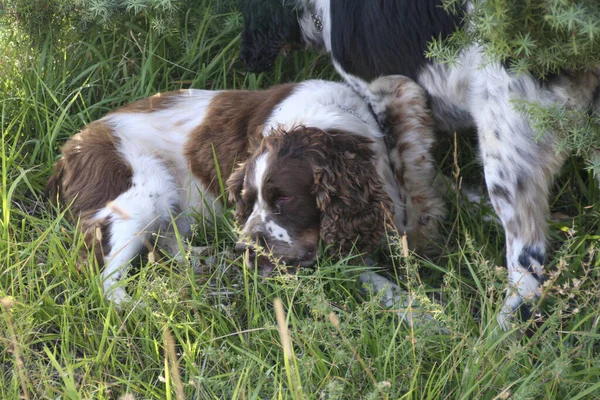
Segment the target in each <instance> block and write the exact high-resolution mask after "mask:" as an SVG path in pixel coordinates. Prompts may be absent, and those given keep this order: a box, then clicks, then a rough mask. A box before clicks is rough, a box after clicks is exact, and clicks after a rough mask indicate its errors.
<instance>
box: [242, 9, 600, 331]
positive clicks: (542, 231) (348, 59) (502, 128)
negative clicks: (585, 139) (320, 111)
mask: <svg viewBox="0 0 600 400" xmlns="http://www.w3.org/2000/svg"><path fill="white" fill-rule="evenodd" d="M441 5H442V2H441V0H241V4H240V6H241V10H242V14H243V16H244V32H243V35H242V51H241V59H242V61H244V62H245V64H246V65H247V68H248V69H249V70H250V71H255V72H259V71H262V70H265V69H267V68H269V67H270V66H271V65H272V63H273V61H274V59H275V57H276V56H277V54H278V53H279V51H280V50H281V49H282V47H283V46H286V45H288V44H293V43H298V44H302V45H312V46H316V47H319V48H321V49H323V50H325V51H326V52H327V53H329V54H330V55H331V58H332V61H333V64H334V65H335V68H336V69H337V71H338V72H339V73H340V75H341V76H342V77H343V78H344V79H345V80H346V81H347V82H348V83H349V84H350V85H351V86H352V87H353V88H354V89H355V90H356V91H357V92H359V93H361V94H362V95H363V96H365V97H367V98H372V99H376V98H377V95H378V94H377V93H371V92H369V91H368V89H367V85H368V83H369V82H370V81H372V80H373V79H375V78H377V77H379V76H382V75H391V74H402V75H406V76H408V77H410V78H412V79H414V80H416V81H417V82H419V83H420V84H421V85H422V86H423V87H424V88H425V89H426V90H427V92H428V94H429V99H430V102H431V107H432V109H433V113H434V118H435V120H436V124H437V126H438V128H439V129H441V130H446V131H450V132H453V131H455V130H457V129H461V128H467V127H475V128H476V129H477V134H478V139H479V147H480V156H481V161H482V162H483V167H484V172H485V179H486V183H487V187H488V192H489V196H490V199H491V202H492V204H493V206H494V209H495V211H496V213H497V214H498V216H499V217H500V219H501V221H502V224H503V226H504V229H505V232H506V252H507V255H506V263H507V267H508V279H509V285H510V289H509V291H508V293H507V297H506V301H505V303H504V305H503V307H502V308H501V310H500V312H499V315H498V321H499V322H500V324H501V325H502V326H503V327H508V325H509V322H510V319H511V316H512V313H513V311H514V310H516V309H517V308H518V307H519V306H520V305H521V304H522V303H523V301H524V300H526V299H533V300H535V299H537V298H538V297H539V296H540V294H541V293H540V286H541V282H542V280H543V273H544V271H543V265H544V261H545V257H546V243H545V242H546V229H547V222H546V219H547V216H548V212H549V206H548V192H549V189H550V186H551V183H552V180H553V177H554V175H555V174H556V173H557V172H558V171H559V169H560V167H561V165H562V164H563V162H564V160H565V158H566V156H567V155H566V154H564V152H560V151H559V150H558V147H557V137H556V135H555V134H553V133H552V132H547V133H545V134H544V135H543V136H542V137H541V138H539V137H538V136H539V135H538V133H537V132H534V131H533V129H532V127H531V124H530V122H529V121H528V119H527V117H526V116H524V115H523V114H522V113H520V112H518V111H517V110H516V109H515V107H514V104H513V101H514V100H524V101H530V102H537V103H540V104H541V105H554V104H558V105H561V106H564V107H569V108H573V109H578V110H587V109H593V108H595V110H596V111H598V110H599V109H600V67H598V68H596V69H595V70H592V71H583V72H577V73H564V74H561V75H558V76H555V77H553V78H552V79H549V80H547V81H544V82H541V81H540V80H538V79H535V78H534V77H532V76H528V75H519V76H516V75H514V74H512V73H511V72H509V71H508V70H507V68H506V67H505V66H504V65H502V64H501V63H497V62H490V61H489V60H484V51H483V50H484V49H483V48H482V47H481V46H480V45H473V46H472V47H470V48H468V49H465V50H464V51H463V52H462V53H461V54H460V56H459V59H458V62H457V63H456V65H453V66H451V67H447V66H443V65H440V64H436V63H434V62H431V61H429V60H427V59H426V57H425V51H426V49H427V45H428V42H429V41H430V40H431V39H432V38H434V37H435V38H438V37H442V38H443V37H445V36H447V35H448V34H450V33H452V32H453V31H454V30H455V29H456V27H457V26H460V24H461V20H462V18H461V16H460V15H459V16H452V15H448V14H447V13H446V12H445V11H444V9H443V8H442V7H441ZM468 9H469V5H468V4H467V6H466V7H465V9H464V10H463V12H468ZM375 111H377V110H375Z"/></svg>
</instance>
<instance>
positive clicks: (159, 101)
mask: <svg viewBox="0 0 600 400" xmlns="http://www.w3.org/2000/svg"><path fill="white" fill-rule="evenodd" d="M186 92H187V91H186V90H173V91H170V92H164V93H157V94H155V95H154V96H150V97H146V98H145V99H141V100H138V101H134V102H133V103H130V104H126V105H124V106H122V107H119V108H117V109H116V110H113V111H111V112H110V113H109V115H110V114H115V113H144V114H149V113H152V112H156V111H161V110H166V109H168V108H170V107H171V106H172V105H173V102H174V101H175V100H177V99H178V98H181V96H182V95H184V94H185V93H186Z"/></svg>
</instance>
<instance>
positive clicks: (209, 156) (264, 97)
mask: <svg viewBox="0 0 600 400" xmlns="http://www.w3.org/2000/svg"><path fill="white" fill-rule="evenodd" d="M295 87H296V84H285V85H279V86H275V87H274V88H272V89H269V90H264V91H229V92H223V93H219V94H217V95H216V96H215V97H214V99H213V100H212V102H211V103H210V106H209V108H208V111H207V113H206V117H205V118H204V121H205V122H203V123H202V124H201V125H200V126H199V127H198V128H196V129H195V131H194V132H192V133H191V134H190V138H189V140H188V142H187V143H186V145H185V150H184V153H185V157H186V158H187V159H188V160H189V163H190V169H191V171H192V173H193V174H194V175H195V176H196V177H198V178H199V179H200V180H201V182H202V184H203V185H204V187H205V188H206V190H207V191H208V192H210V193H212V194H214V195H218V194H219V186H218V182H217V181H216V177H217V171H216V168H215V155H216V159H217V162H218V163H219V168H220V171H221V177H222V179H223V181H226V180H227V179H228V178H229V175H230V174H231V172H232V170H233V168H234V166H235V163H237V162H244V161H245V160H246V159H247V158H248V155H249V152H250V151H251V150H252V149H253V148H255V147H256V146H257V144H258V143H260V139H261V138H262V135H261V129H262V127H263V125H264V123H265V121H266V120H267V118H269V116H270V115H271V112H272V111H273V108H274V107H275V106H276V105H277V104H279V103H281V102H282V101H283V100H284V99H285V98H286V97H288V96H289V95H290V94H291V93H292V90H293V89H294V88H295ZM213 147H214V154H213ZM241 178H242V179H243V175H241Z"/></svg>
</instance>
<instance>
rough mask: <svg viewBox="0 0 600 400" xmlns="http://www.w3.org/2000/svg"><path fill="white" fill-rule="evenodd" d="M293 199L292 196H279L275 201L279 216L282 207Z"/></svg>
mask: <svg viewBox="0 0 600 400" xmlns="http://www.w3.org/2000/svg"><path fill="white" fill-rule="evenodd" d="M291 199H292V197H291V196H279V197H277V198H276V199H275V210H276V211H277V214H281V207H282V206H283V205H284V204H285V203H287V202H288V201H290V200H291Z"/></svg>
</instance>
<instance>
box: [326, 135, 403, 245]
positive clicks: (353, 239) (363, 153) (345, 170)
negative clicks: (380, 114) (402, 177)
mask: <svg viewBox="0 0 600 400" xmlns="http://www.w3.org/2000/svg"><path fill="white" fill-rule="evenodd" d="M324 141H325V142H326V143H325V145H324V151H323V155H324V156H323V157H322V158H321V159H320V160H318V162H316V164H315V167H314V184H315V186H314V190H315V194H316V198H317V206H318V207H319V210H320V211H321V238H322V239H323V241H324V242H325V243H327V244H332V245H334V246H335V248H339V249H341V250H342V251H343V252H349V251H350V250H352V248H353V247H354V246H355V247H356V249H358V250H359V251H361V252H369V251H371V250H373V249H374V248H375V247H377V246H379V245H380V244H381V240H382V238H383V236H384V234H385V220H386V218H387V216H388V215H392V214H393V203H392V201H391V199H390V197H389V196H388V195H387V193H386V191H385V189H384V187H383V183H382V182H381V179H380V178H379V175H378V173H377V170H376V167H375V163H376V160H375V152H374V151H373V148H372V146H373V144H374V143H373V142H372V141H371V140H370V139H368V138H364V137H360V136H358V135H354V134H351V133H347V132H342V131H331V130H330V131H328V132H326V133H325V137H324Z"/></svg>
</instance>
